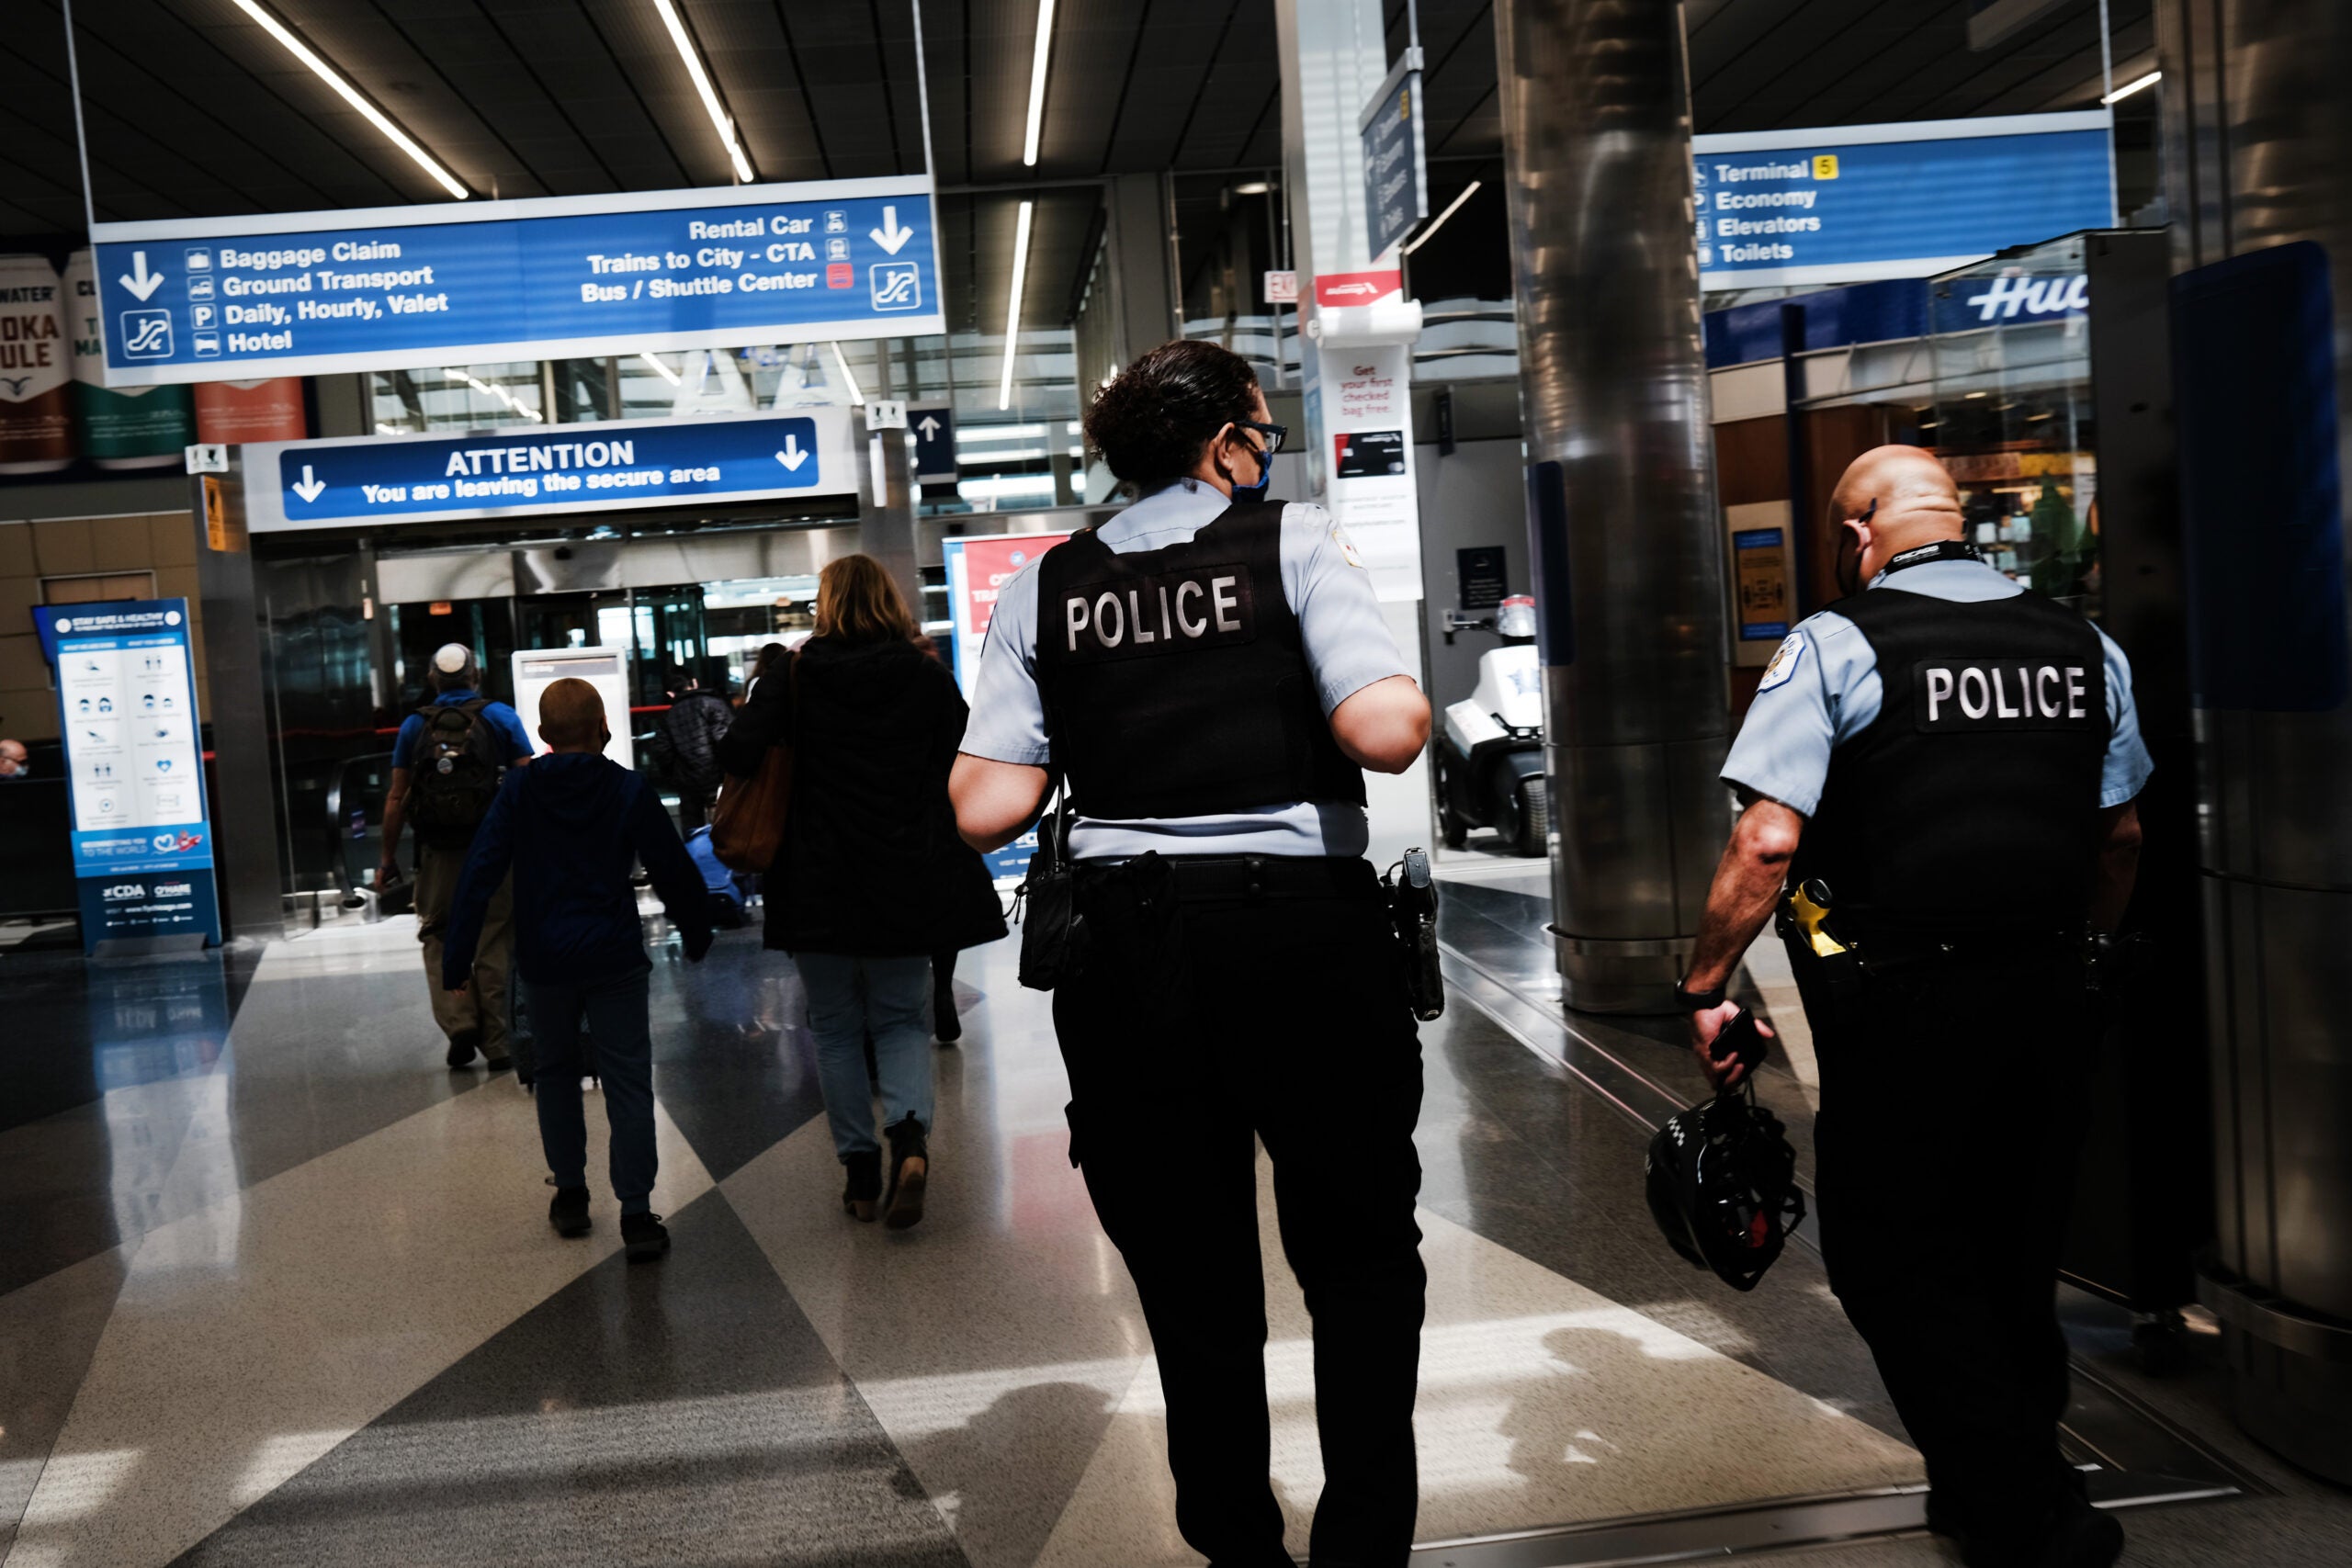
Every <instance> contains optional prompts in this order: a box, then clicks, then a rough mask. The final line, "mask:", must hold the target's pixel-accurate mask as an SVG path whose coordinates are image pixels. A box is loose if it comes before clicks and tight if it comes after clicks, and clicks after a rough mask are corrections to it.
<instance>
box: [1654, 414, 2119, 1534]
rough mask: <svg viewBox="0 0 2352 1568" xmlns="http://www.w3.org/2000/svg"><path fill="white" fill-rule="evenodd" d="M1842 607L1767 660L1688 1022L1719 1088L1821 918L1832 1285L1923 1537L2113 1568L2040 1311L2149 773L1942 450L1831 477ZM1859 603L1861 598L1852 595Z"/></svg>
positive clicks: (2094, 640)
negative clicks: (1783, 965)
mask: <svg viewBox="0 0 2352 1568" xmlns="http://www.w3.org/2000/svg"><path fill="white" fill-rule="evenodd" d="M1833 505H1834V506H1835V508H1836V512H1835V515H1836V516H1837V517H1838V519H1839V520H1840V522H1841V536H1840V541H1839V542H1840V555H1839V561H1838V570H1839V583H1840V586H1841V587H1843V588H1844V589H1845V590H1846V592H1847V593H1848V595H1849V596H1848V597H1847V598H1844V599H1841V600H1840V601H1838V604H1835V605H1833V606H1832V607H1830V608H1829V609H1826V610H1824V611H1822V612H1821V613H1820V614H1818V615H1814V616H1812V617H1810V618H1809V619H1807V620H1805V621H1804V622H1803V623H1802V624H1801V625H1799V626H1797V627H1796V629H1795V630H1794V631H1793V632H1792V633H1791V634H1790V636H1789V637H1788V639H1787V640H1786V641H1785V642H1784V643H1782V644H1781V649H1780V650H1779V652H1778V653H1777V654H1776V655H1775V657H1774V658H1773V660H1772V663H1771V665H1770V669H1769V670H1768V671H1766V673H1765V675H1764V679H1763V682H1762V683H1761V684H1760V685H1759V686H1758V691H1757V696H1756V702H1755V705H1754V706H1753V707H1752V708H1751V709H1750V710H1749V713H1748V716H1747V722H1746V724H1745V725H1744V726H1743V727H1742V728H1741V730H1740V733H1739V738H1738V739H1737V741H1736V743H1735V744H1734V745H1733V747H1732V750H1731V755H1730V758H1729V759H1728V760H1727V761H1726V762H1725V763H1724V771H1723V776H1724V780H1725V782H1727V783H1729V784H1732V785H1733V786H1734V787H1735V788H1736V789H1737V790H1738V792H1739V794H1740V796H1741V798H1742V800H1743V801H1744V802H1745V803H1746V809H1745V810H1744V811H1743V813H1742V814H1741V817H1740V818H1739V821H1738V824H1737V826H1736V829H1734V831H1733V834H1732V840H1731V844H1730V846H1729V847H1728V848H1727V849H1726V850H1725V851H1724V858H1723V862H1722V864H1721V865H1720V866H1719V867H1718V868H1717V870H1716V873H1715V879H1714V885H1713V890H1712V891H1711V893H1710V895H1709V897H1708V903H1707V912H1706V917H1705V919H1704V921H1703V923H1702V928H1701V931H1700V935H1699V940H1698V945H1697V950H1696V952H1695V953H1694V954H1693V956H1692V961H1691V970H1690V973H1689V974H1688V975H1686V976H1684V978H1683V982H1682V987H1681V990H1682V998H1683V1001H1684V1004H1685V1006H1686V1007H1687V1008H1688V1009H1689V1010H1690V1011H1691V1039H1692V1043H1693V1044H1694V1046H1695V1047H1696V1048H1697V1050H1698V1052H1699V1055H1700V1059H1701V1062H1702V1065H1703V1066H1705V1067H1706V1068H1707V1070H1708V1072H1709V1074H1710V1076H1711V1077H1715V1078H1716V1079H1717V1081H1718V1082H1724V1083H1730V1082H1736V1080H1737V1078H1738V1077H1739V1076H1740V1075H1741V1072H1742V1070H1743V1069H1741V1068H1740V1067H1738V1066H1736V1065H1734V1064H1732V1063H1730V1062H1728V1061H1718V1060H1717V1059H1716V1057H1715V1055H1714V1053H1713V1049H1712V1043H1713V1040H1714V1037H1715V1034H1716V1032H1717V1031H1719V1030H1720V1029H1721V1028H1722V1027H1723V1025H1724V1021H1726V1020H1727V1019H1728V1018H1729V1017H1730V1016H1731V1014H1732V1012H1733V1009H1732V1007H1731V1006H1730V1005H1729V1004H1727V1003H1725V1002H1724V999H1723V989H1724V986H1725V985H1726V984H1727V983H1728V982H1729V980H1730V978H1731V975H1732V972H1733V970H1734V969H1735V968H1736V966H1737V965H1738V964H1739V961H1740V956H1741V954H1742V953H1745V952H1746V951H1747V945H1748V943H1749V942H1751V941H1753V940H1754V939H1755V937H1756V935H1757V933H1758V931H1760V930H1761V929H1762V927H1763V924H1764V921H1765V920H1766V919H1767V918H1768V917H1770V916H1771V915H1772V914H1773V913H1774V910H1775V908H1776V907H1779V906H1782V905H1783V889H1784V886H1786V887H1791V888H1793V887H1798V886H1804V887H1807V888H1810V889H1812V890H1813V891H1814V892H1815V894H1819V895H1824V901H1826V904H1827V906H1828V908H1829V910H1830V913H1829V917H1828V919H1827V922H1826V929H1827V931H1828V932H1829V934H1830V936H1831V938H1832V941H1833V942H1834V943H1836V944H1839V945H1844V946H1847V947H1849V948H1850V949H1852V950H1853V953H1854V954H1856V955H1858V956H1859V958H1860V961H1861V962H1860V964H1859V966H1857V965H1856V964H1853V963H1852V962H1851V961H1850V959H1832V960H1830V961H1829V962H1823V961H1822V959H1821V957H1820V955H1819V953H1817V951H1816V949H1815V946H1814V945H1813V944H1812V943H1811V942H1810V941H1809V940H1807V939H1806V937H1805V935H1804V932H1803V931H1802V930H1798V929H1793V928H1792V926H1791V924H1789V923H1788V922H1787V921H1786V920H1784V922H1783V924H1782V927H1781V930H1782V931H1783V934H1784V935H1785V936H1787V937H1788V938H1789V948H1790V957H1791V962H1792V964H1793V965H1794V966H1795V968H1796V972H1797V983H1798V987H1799V991H1800V994H1801V995H1802V997H1803V999H1804V1010H1805V1017H1806V1020H1807V1021H1809V1022H1810V1023H1811V1025H1812V1028H1813V1034H1814V1048H1815V1054H1816V1055H1817V1057H1818V1059H1819V1063H1820V1070H1821V1110H1820V1115H1819V1119H1818V1121H1817V1122H1816V1126H1815V1158H1816V1163H1817V1173H1816V1174H1817V1178H1818V1190H1819V1198H1820V1209H1821V1225H1822V1230H1821V1239H1822V1251H1823V1257H1824V1259H1825V1260H1826V1263H1827V1265H1828V1270H1829V1280H1830V1283H1831V1285H1832V1286H1833V1287H1834V1288H1835V1289H1836V1291H1837V1292H1838V1300H1839V1302H1840V1303H1843V1305H1844V1306H1845V1309H1846V1313H1847V1315H1848V1316H1849V1318H1850V1319H1852V1321H1853V1324H1854V1326H1855V1327H1856V1328H1857V1329H1858V1330H1860V1333H1861V1335H1862V1337H1863V1338H1864V1339H1865V1340H1866V1341H1867V1342H1868V1343H1869V1345H1870V1348H1871V1354H1872V1355H1873V1356H1874V1357H1875V1358H1876V1359H1877V1361H1878V1366H1879V1371H1880V1373H1881V1375H1882V1376H1883V1378H1884V1380H1885V1382H1886V1388H1887V1393H1889V1394H1890V1395H1891V1396H1892V1397H1893V1399H1894V1405H1895V1408H1896V1410H1897V1411H1898V1412H1899V1413H1900V1414H1901V1415H1902V1416H1903V1421H1904V1425H1905V1427H1908V1428H1909V1429H1910V1432H1911V1436H1912V1438H1913V1439H1914V1440H1915V1441H1916V1442H1917V1444H1918V1446H1919V1450H1920V1451H1921V1453H1922V1454H1923V1455H1925V1456H1926V1459H1927V1463H1928V1483H1929V1485H1930V1488H1931V1490H1930V1496H1929V1503H1928V1523H1929V1525H1930V1528H1932V1529H1937V1530H1938V1531H1939V1532H1940V1533H1944V1534H1948V1535H1953V1536H1956V1537H1958V1539H1959V1540H1960V1543H1961V1546H1962V1555H1963V1558H1964V1560H1965V1561H1966V1562H1968V1563H1969V1564H1970V1565H1971V1568H2010V1565H2018V1568H2025V1565H2032V1568H2075V1565H2077V1564H2106V1563H2109V1562H2113V1561H2114V1560H2115V1558H2116V1557H2117V1555H2118V1554H2119V1553H2120V1551H2121V1550H2122V1531H2121V1529H2120V1527H2119V1526H2117V1525H2116V1523H2115V1522H2114V1520H2113V1519H2111V1518H2109V1517H2107V1516H2106V1515H2103V1514H2099V1513H2098V1512H2096V1511H2094V1510H2093V1509H2091V1508H2090V1507H2089V1506H2087V1505H2086V1503H2085V1502H2084V1501H2083V1498H2082V1492H2081V1483H2080V1480H2079V1477H2078V1476H2077V1475H2076V1474H2075V1472H2074V1471H2072V1470H2071V1469H2070V1468H2069V1467H2067V1466H2066V1465H2065V1464H2064V1462H2063V1461H2062V1460H2061V1458H2060V1455H2059V1451H2058V1445H2057V1422H2058V1417H2059V1416H2060V1414H2061V1413H2062V1412H2063V1410H2064V1407H2065V1403H2066V1382H2067V1379H2066V1348H2065V1342H2064V1338H2063V1337H2061V1336H2060V1334H2059V1331H2058V1328H2057V1325H2056V1324H2055V1322H2054V1321H2053V1317H2052V1291H2053V1285H2054V1280H2055V1277H2056V1274H2057V1267H2058V1251H2059V1246H2060V1242H2061V1236H2062V1231H2063V1228H2064V1222H2065V1217H2066V1214H2067V1211H2068V1193H2069V1190H2070V1189H2071V1187H2072V1184H2073V1179H2074V1170H2073V1167H2074V1162H2075V1156H2076V1154H2077V1152H2078V1140H2077V1137H2076V1133H2077V1128H2078V1125H2079V1122H2080V1117H2081V1114H2082V1111H2083V1104H2084V1099H2085V1092H2086V1089H2085V1085H2086V1071H2087V1068H2088V1065H2089V1056H2090V1053H2091V1051H2092V1049H2093V1046H2094V1043H2095V1039H2096V1023H2095V1021H2094V1020H2093V1018H2092V1017H2091V1015H2090V1012H2089V1009H2088V1006H2087V992H2086V970H2085V965H2084V961H2083V956H2082V955H2083V951H2084V946H2083V939H2084V935H2085V932H2086V930H2098V931H2111V930H2113V929H2114V927H2115V925H2116V923H2117V922H2118V921H2119V920H2120V919H2121V917H2122V913H2123V907H2124V904H2125V903H2126V901H2127V900H2128V899H2129V897H2130V896H2131V881H2132V875H2133V872H2134V868H2135V865H2136V862H2137V857H2138V852H2139V842H2140V828H2139V820H2138V817H2137V814H2136V812H2135V811H2134V809H2133V806H2132V800H2133V798H2134V797H2135V796H2136V795H2138V794H2139V793H2140V789H2141V786H2142V785H2143V784H2144V783H2145V782H2146V780H2147V777H2148V773H2149V769H2150V763H2149V760H2148V753H2147V750H2146V749H2145V748H2144V747H2143V745H2142V744H2141V740H2140V733H2139V725H2138V721H2137V719H2136V717H2135V716H2134V714H2133V709H2132V704H2131V668H2130V666H2129V665H2128V664H2127V663H2126V661H2125V660H2124V657H2123V655H2122V653H2121V652H2120V650H2119V649H2117V648H2116V646H2115V645H2114V644H2113V643H2112V642H2110V641H2109V640H2108V638H2107V637H2106V634H2104V633H2103V632H2100V631H2099V630H2098V628H2096V627H2095V626H2092V625H2091V624H2090V623H2089V622H2087V621H2086V620H2085V619H2083V617H2082V616H2081V615H2076V614H2075V612H2074V611H2072V610H2070V609H2067V608H2065V607H2064V606H2063V605H2060V604H2055V603H2053V602H2052V601H2050V600H2048V599H2045V598H2042V597H2041V595H2039V594H2035V593H2031V592H2027V591H2025V590H2024V589H2022V588H2020V587H2018V584H2016V583H2015V582H2013V581H2010V580H2009V579H2008V578H2007V577H2005V576H2003V575H2002V574H2001V573H1999V572H1997V571H1996V570H1993V569H1992V568H1991V567H1989V566H1987V565H1986V564H1985V562H1984V561H1983V559H1982V558H1980V557H1979V556H1978V555H1977V553H1976V551H1975V550H1974V549H1973V547H1970V546H1969V545H1967V544H1966V543H1965V542H1963V536H1964V527H1963V524H1962V513H1961V503H1960V497H1959V494H1958V491H1957V490H1956V489H1955V487H1954V486H1953V484H1952V481H1951V476H1950V475H1949V474H1947V473H1946V472H1945V471H1944V469H1943V467H1942V465H1940V464H1939V463H1938V462H1937V461H1936V459H1935V458H1934V457H1933V456H1931V455H1930V454H1928V453H1927V452H1924V451H1921V450H1919V449H1918V448H1916V447H1908V446H1883V447H1880V448H1878V449H1877V450H1875V451H1872V452H1869V453H1865V454H1864V455H1863V456H1862V457H1860V458H1858V459H1857V460H1856V461H1855V463H1854V464H1853V466H1852V467H1851V468H1849V469H1848V470H1847V471H1846V475H1845V478H1844V479H1842V480H1841V481H1840V482H1839V484H1838V491H1837V494H1836V496H1835V497H1834V500H1833ZM1864 582H1867V583H1868V584H1869V588H1868V590H1867V591H1859V590H1860V588H1861V584H1862V583H1864Z"/></svg>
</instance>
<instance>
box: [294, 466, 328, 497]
mask: <svg viewBox="0 0 2352 1568" xmlns="http://www.w3.org/2000/svg"><path fill="white" fill-rule="evenodd" d="M326 488H327V481H326V480H324V479H318V478H315V477H313V476H312V475H311V465H310V464H308V463H305V464H303V465H302V482H301V483H300V484H298V485H296V486H295V487H294V493H295V494H296V495H299V496H300V497H301V498H302V499H303V500H304V501H316V500H318V499H319V496H320V494H321V492H322V491H325V489H326Z"/></svg>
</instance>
